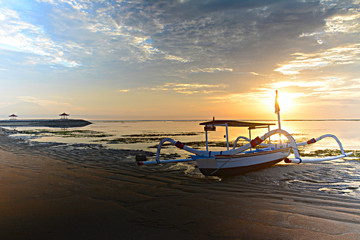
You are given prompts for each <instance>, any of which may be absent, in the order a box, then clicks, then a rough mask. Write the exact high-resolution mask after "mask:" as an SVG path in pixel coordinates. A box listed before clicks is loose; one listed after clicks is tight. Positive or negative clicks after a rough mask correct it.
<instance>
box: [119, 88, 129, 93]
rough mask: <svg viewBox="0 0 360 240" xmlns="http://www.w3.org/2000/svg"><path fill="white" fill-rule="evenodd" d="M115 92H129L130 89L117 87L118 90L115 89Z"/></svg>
mask: <svg viewBox="0 0 360 240" xmlns="http://www.w3.org/2000/svg"><path fill="white" fill-rule="evenodd" d="M117 92H119V93H127V92H130V89H119V90H117Z"/></svg>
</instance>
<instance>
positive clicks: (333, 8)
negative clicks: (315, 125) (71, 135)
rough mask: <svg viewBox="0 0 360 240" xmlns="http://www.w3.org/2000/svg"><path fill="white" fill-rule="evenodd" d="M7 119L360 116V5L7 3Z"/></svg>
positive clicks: (1, 49)
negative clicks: (276, 108)
mask: <svg viewBox="0 0 360 240" xmlns="http://www.w3.org/2000/svg"><path fill="white" fill-rule="evenodd" d="M0 26H1V29H2V30H3V31H0V59H1V61H0V86H1V90H2V94H1V101H0V118H7V117H8V115H10V114H12V113H15V114H17V115H19V118H31V117H44V118H53V117H58V114H59V113H62V112H68V113H70V114H71V117H81V118H86V119H125V120H126V119H211V118H212V117H213V116H216V117H217V118H218V119H274V120H275V119H276V115H275V114H274V97H275V90H276V89H278V90H279V98H280V107H281V116H282V119H299V118H300V119H312V118H316V119H324V118H360V94H359V92H360V91H359V90H360V77H359V76H360V74H359V72H360V66H359V60H360V44H359V41H358V39H359V32H360V7H359V1H358V0H353V1H340V0H338V1H336V0H334V1H320V2H313V1H312V2H307V1H296V0H291V1H276V0H275V1H270V2H268V1H250V0H247V1H245V0H244V1H217V0H211V1H175V0H174V1H165V2H163V4H157V3H156V1H155V2H149V1H134V2H121V3H117V4H115V3H113V2H111V1H99V2H96V1H90V2H89V1H84V0H72V1H70V0H61V1H60V0H59V1H57V0H53V1H49V0H38V1H27V3H26V4H24V3H19V2H18V1H0Z"/></svg>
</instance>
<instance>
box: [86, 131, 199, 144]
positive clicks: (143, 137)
mask: <svg viewBox="0 0 360 240" xmlns="http://www.w3.org/2000/svg"><path fill="white" fill-rule="evenodd" d="M199 134H200V133H196V132H182V133H150V134H131V135H122V137H119V138H114V139H99V140H94V141H93V142H102V143H107V144H134V143H152V142H160V140H161V139H163V138H166V137H169V136H170V137H174V136H196V135H199Z"/></svg>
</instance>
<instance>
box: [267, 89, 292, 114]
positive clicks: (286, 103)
mask: <svg viewBox="0 0 360 240" xmlns="http://www.w3.org/2000/svg"><path fill="white" fill-rule="evenodd" d="M275 96H276V94H275V90H271V91H269V92H267V93H266V97H265V98H264V102H265V103H266V105H267V107H269V108H270V107H272V108H273V109H274V111H275ZM294 98H295V96H294V95H293V94H291V93H288V92H285V91H281V89H280V90H279V91H278V103H279V107H280V112H283V113H284V112H290V111H291V110H292V109H293V108H294Z"/></svg>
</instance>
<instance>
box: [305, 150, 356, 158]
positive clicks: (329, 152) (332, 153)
mask: <svg viewBox="0 0 360 240" xmlns="http://www.w3.org/2000/svg"><path fill="white" fill-rule="evenodd" d="M346 152H352V153H353V154H352V155H351V156H350V157H356V158H358V157H360V151H357V150H347V151H346ZM299 153H300V156H304V157H331V156H338V155H341V154H342V153H341V150H338V149H321V150H314V151H310V152H305V151H304V150H299Z"/></svg>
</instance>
